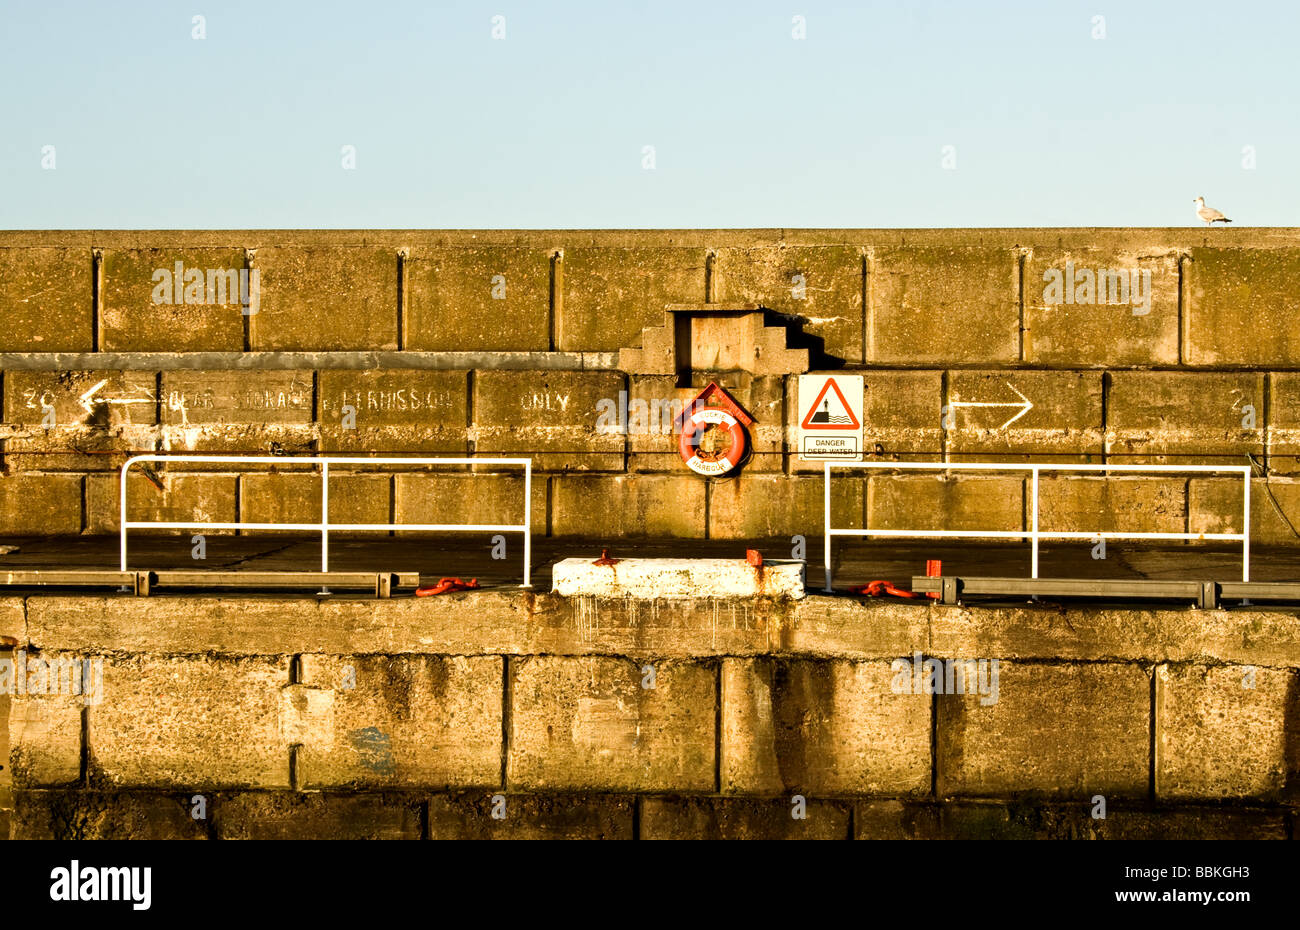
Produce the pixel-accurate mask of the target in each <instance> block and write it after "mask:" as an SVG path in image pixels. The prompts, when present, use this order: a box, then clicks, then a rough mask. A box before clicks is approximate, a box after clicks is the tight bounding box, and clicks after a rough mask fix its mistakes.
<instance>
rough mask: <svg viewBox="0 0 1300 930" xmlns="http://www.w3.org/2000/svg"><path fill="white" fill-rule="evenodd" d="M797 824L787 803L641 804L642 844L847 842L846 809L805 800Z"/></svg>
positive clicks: (708, 801)
mask: <svg viewBox="0 0 1300 930" xmlns="http://www.w3.org/2000/svg"><path fill="white" fill-rule="evenodd" d="M802 807H803V809H802V813H803V814H804V816H803V817H802V818H799V819H796V818H795V817H794V816H792V815H793V813H794V812H795V811H796V808H795V805H794V802H793V801H792V800H791V799H788V798H773V799H766V798H763V799H760V798H708V797H705V798H689V797H688V798H672V797H668V798H658V797H647V798H642V799H641V834H640V836H641V839H643V840H846V839H849V833H850V830H849V819H850V811H849V805H847V804H844V803H837V802H835V801H822V800H814V799H805V801H804V804H803V806H802Z"/></svg>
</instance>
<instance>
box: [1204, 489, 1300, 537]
mask: <svg viewBox="0 0 1300 930" xmlns="http://www.w3.org/2000/svg"><path fill="white" fill-rule="evenodd" d="M1243 483H1244V482H1243V481H1242V479H1240V478H1193V479H1191V480H1190V481H1188V482H1187V499H1188V504H1187V506H1188V510H1189V511H1190V513H1189V516H1188V521H1187V523H1188V526H1187V529H1188V532H1191V533H1240V532H1241V528H1242V518H1241V517H1242V504H1243V500H1242V498H1243V496H1244V494H1243V492H1244V488H1243V487H1242V485H1243ZM1270 495H1271V496H1272V499H1273V500H1276V501H1277V507H1276V508H1275V507H1274V506H1273V500H1271V499H1270ZM1278 509H1280V510H1281V511H1282V514H1281V515H1279V514H1278ZM1284 517H1285V519H1284ZM1297 533H1300V481H1296V480H1294V479H1287V478H1271V479H1269V480H1268V481H1267V482H1265V481H1264V480H1263V479H1262V478H1252V479H1251V482H1250V541H1251V543H1252V544H1253V545H1261V544H1263V545H1292V544H1294V543H1295V542H1296V541H1297ZM1229 545H1233V544H1232V543H1229Z"/></svg>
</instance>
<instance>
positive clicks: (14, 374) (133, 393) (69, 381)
mask: <svg viewBox="0 0 1300 930" xmlns="http://www.w3.org/2000/svg"><path fill="white" fill-rule="evenodd" d="M156 379H157V376H156V375H155V374H154V373H153V372H144V371H107V370H105V371H65V372H55V371H9V372H6V373H5V378H4V386H5V390H4V395H5V398H4V410H5V417H4V419H5V423H7V424H12V425H14V426H15V427H18V429H16V430H15V431H14V433H13V434H12V438H10V439H8V440H6V442H5V458H6V460H7V461H8V462H10V463H12V464H13V465H14V466H15V467H16V468H18V469H21V470H23V471H99V470H105V469H110V468H115V467H117V465H120V460H118V462H117V463H115V462H114V461H113V459H114V456H110V455H106V454H104V453H107V452H121V451H126V450H140V449H152V448H153V444H154V430H153V424H154V423H156V422H157V400H156V393H157V391H156V387H157V382H156Z"/></svg>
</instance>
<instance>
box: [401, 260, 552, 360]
mask: <svg viewBox="0 0 1300 930" xmlns="http://www.w3.org/2000/svg"><path fill="white" fill-rule="evenodd" d="M406 278H407V281H408V292H407V293H408V295H409V299H410V305H409V307H408V309H407V311H406V348H408V349H415V350H419V351H426V352H468V351H474V350H480V351H494V352H528V351H538V352H545V351H546V350H547V349H548V348H550V338H551V324H550V303H551V256H550V253H549V252H548V251H546V250H544V249H525V248H509V247H499V246H494V247H484V248H454V249H439V250H437V251H425V250H419V251H416V252H415V253H413V254H412V256H411V258H410V259H409V260H408V261H407V263H406Z"/></svg>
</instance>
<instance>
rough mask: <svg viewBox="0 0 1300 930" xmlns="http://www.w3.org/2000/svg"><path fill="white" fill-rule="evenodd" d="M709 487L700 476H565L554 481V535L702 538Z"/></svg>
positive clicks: (552, 513)
mask: <svg viewBox="0 0 1300 930" xmlns="http://www.w3.org/2000/svg"><path fill="white" fill-rule="evenodd" d="M705 489H706V485H705V482H704V481H702V480H701V479H699V478H698V477H696V476H695V475H613V476H605V477H597V476H590V477H588V476H580V475H572V476H571V475H561V476H558V477H556V478H554V479H552V482H551V533H552V535H554V536H584V537H588V538H591V537H596V538H599V539H607V540H617V539H618V538H620V537H632V536H660V537H663V536H672V537H682V538H688V539H689V538H695V539H702V538H704V535H705V522H704V496H705V493H706V491H705Z"/></svg>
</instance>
